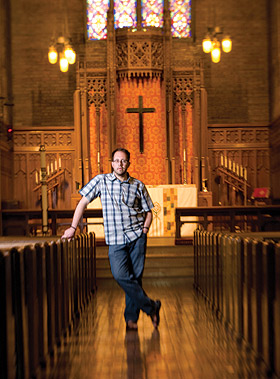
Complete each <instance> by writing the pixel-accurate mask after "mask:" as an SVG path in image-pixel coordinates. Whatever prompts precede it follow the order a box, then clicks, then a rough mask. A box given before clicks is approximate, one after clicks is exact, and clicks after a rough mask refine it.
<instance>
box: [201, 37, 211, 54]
mask: <svg viewBox="0 0 280 379" xmlns="http://www.w3.org/2000/svg"><path fill="white" fill-rule="evenodd" d="M202 48H203V51H204V53H210V52H211V50H212V48H213V46H212V41H211V38H210V36H209V34H207V35H206V36H205V38H204V40H203V41H202Z"/></svg>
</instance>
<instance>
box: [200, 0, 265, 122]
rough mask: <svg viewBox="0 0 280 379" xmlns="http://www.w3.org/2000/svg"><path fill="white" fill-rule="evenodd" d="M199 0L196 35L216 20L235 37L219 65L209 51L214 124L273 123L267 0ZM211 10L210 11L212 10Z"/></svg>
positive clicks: (208, 80) (207, 77)
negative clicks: (269, 79) (270, 113)
mask: <svg viewBox="0 0 280 379" xmlns="http://www.w3.org/2000/svg"><path fill="white" fill-rule="evenodd" d="M211 3H213V2H210V1H209V0H202V1H197V2H196V18H195V22H196V39H197V42H200V41H201V40H202V39H203V37H204V35H205V32H206V30H207V26H208V25H209V24H210V25H211V23H213V22H212V20H213V19H214V18H215V19H216V23H215V24H216V25H218V26H220V27H222V28H223V30H224V33H225V34H227V33H228V34H229V35H230V37H231V38H232V41H233V48H232V51H231V52H230V53H228V54H226V53H222V56H221V61H220V63H218V64H215V63H212V62H211V57H210V55H208V54H204V55H205V86H206V89H207V92H208V121H209V123H243V122H247V123H251V122H263V123H268V122H269V99H268V95H269V92H268V91H269V83H268V25H267V1H266V0H258V1H250V0H244V1H241V0H239V1H234V0H228V1H222V0H217V1H215V5H216V7H215V10H214V9H213V8H212V9H211ZM208 9H209V11H207V10H208Z"/></svg>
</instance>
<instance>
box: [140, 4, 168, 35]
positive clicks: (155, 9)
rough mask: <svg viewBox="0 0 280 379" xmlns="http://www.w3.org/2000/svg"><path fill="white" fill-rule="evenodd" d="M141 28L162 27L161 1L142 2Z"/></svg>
mask: <svg viewBox="0 0 280 379" xmlns="http://www.w3.org/2000/svg"><path fill="white" fill-rule="evenodd" d="M141 4H142V7H141V12H142V27H144V28H145V27H146V26H156V27H157V28H160V27H162V26H163V0H142V1H141Z"/></svg>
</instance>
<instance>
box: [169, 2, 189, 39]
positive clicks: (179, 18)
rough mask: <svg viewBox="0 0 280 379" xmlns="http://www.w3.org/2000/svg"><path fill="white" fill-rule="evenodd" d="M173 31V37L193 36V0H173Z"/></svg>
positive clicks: (171, 6) (171, 4) (171, 11)
mask: <svg viewBox="0 0 280 379" xmlns="http://www.w3.org/2000/svg"><path fill="white" fill-rule="evenodd" d="M170 13H171V33H172V36H173V37H180V38H186V37H191V0H171V1H170Z"/></svg>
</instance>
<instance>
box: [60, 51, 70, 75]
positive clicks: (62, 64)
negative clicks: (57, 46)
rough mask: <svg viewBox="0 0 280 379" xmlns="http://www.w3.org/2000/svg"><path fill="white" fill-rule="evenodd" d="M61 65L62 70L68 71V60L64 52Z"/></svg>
mask: <svg viewBox="0 0 280 379" xmlns="http://www.w3.org/2000/svg"><path fill="white" fill-rule="evenodd" d="M59 66H60V71H61V72H67V71H68V60H67V59H66V58H65V56H64V55H63V54H62V55H61V56H60V59H59Z"/></svg>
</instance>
